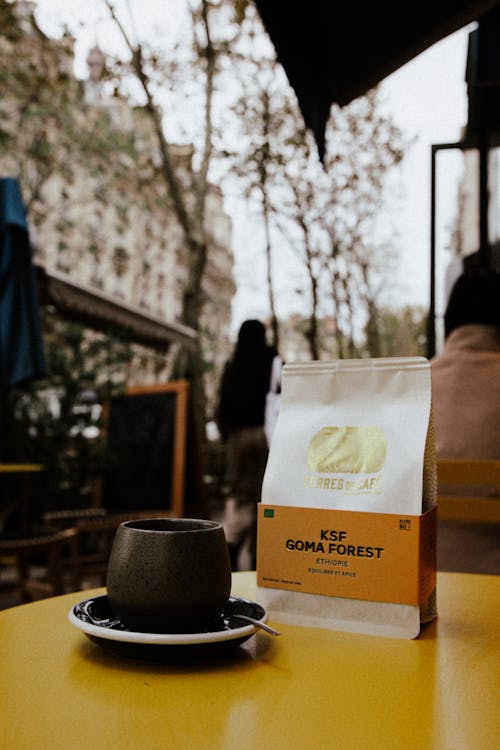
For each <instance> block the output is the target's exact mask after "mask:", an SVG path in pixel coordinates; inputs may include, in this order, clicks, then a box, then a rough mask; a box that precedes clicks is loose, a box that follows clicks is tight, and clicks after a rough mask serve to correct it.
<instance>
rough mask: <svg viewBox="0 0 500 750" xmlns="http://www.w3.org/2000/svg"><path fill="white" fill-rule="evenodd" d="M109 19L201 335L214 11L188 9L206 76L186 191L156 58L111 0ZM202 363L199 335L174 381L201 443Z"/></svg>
mask: <svg viewBox="0 0 500 750" xmlns="http://www.w3.org/2000/svg"><path fill="white" fill-rule="evenodd" d="M104 2H105V4H106V6H107V8H108V10H109V12H110V14H111V17H112V18H113V20H114V22H115V24H116V26H117V28H118V29H119V30H120V33H121V35H122V37H123V39H124V41H125V43H126V45H127V47H128V49H129V52H130V55H131V67H132V71H133V72H134V74H135V76H136V78H137V80H138V81H139V83H140V85H141V87H142V91H143V93H144V96H145V100H146V105H145V106H146V110H147V112H148V114H149V116H150V118H151V122H152V125H153V129H154V133H155V136H156V139H157V142H158V147H159V153H160V156H161V170H162V174H163V177H164V180H165V183H166V186H167V188H168V193H169V196H170V198H171V200H172V207H173V210H174V213H175V215H176V217H177V220H178V222H179V225H180V227H181V228H182V232H183V235H184V241H185V251H186V258H187V278H186V281H185V284H184V288H183V298H182V322H183V323H184V324H185V325H187V326H190V327H191V328H193V329H194V330H196V331H198V333H200V331H201V316H202V311H203V291H202V282H203V276H204V272H205V268H206V264H207V255H208V250H209V237H208V235H207V230H206V200H207V193H208V189H209V182H208V173H209V168H210V162H211V158H212V154H213V135H214V134H213V97H214V80H215V76H216V71H217V61H218V56H219V54H220V51H221V50H220V48H218V47H217V45H216V44H215V43H214V41H213V37H212V18H211V15H212V13H213V12H214V8H215V7H216V6H215V5H214V4H213V3H211V2H210V1H209V0H200V3H199V6H198V7H197V8H196V9H191V13H192V29H193V43H194V49H195V52H196V57H197V60H198V64H199V67H198V70H200V68H201V70H202V72H203V76H204V86H203V88H204V115H203V138H202V141H203V145H202V153H201V157H200V162H199V164H200V166H199V169H198V170H197V172H196V173H195V174H194V175H193V181H192V185H190V186H189V191H187V190H186V188H185V186H184V185H183V184H182V181H181V178H180V177H179V175H178V173H177V172H176V169H175V165H174V160H173V157H172V153H171V148H170V146H169V143H168V141H167V138H166V136H165V119H167V120H168V118H169V117H171V116H172V114H171V113H168V112H167V113H165V112H163V111H162V108H161V106H160V104H159V103H158V101H157V98H156V96H155V87H154V85H153V82H152V78H153V76H154V73H155V65H156V60H155V59H154V57H153V56H152V55H150V56H148V55H146V54H145V52H144V48H143V45H141V43H140V42H139V41H136V40H132V39H131V37H130V35H129V33H128V32H127V30H126V29H125V26H124V24H123V23H122V21H121V19H120V18H119V16H118V14H117V12H116V10H115V7H114V5H113V3H112V2H111V0H104ZM203 373H204V360H203V351H202V342H201V338H200V336H199V337H198V340H197V344H196V346H195V347H194V348H193V349H191V350H189V349H182V350H180V351H179V354H178V357H177V361H176V365H175V372H174V376H175V377H186V378H188V379H189V381H190V384H191V399H192V404H193V414H194V415H195V416H196V418H197V420H198V424H197V432H198V437H199V439H200V440H201V441H202V443H203V441H204V424H205V411H206V408H205V391H204V386H203Z"/></svg>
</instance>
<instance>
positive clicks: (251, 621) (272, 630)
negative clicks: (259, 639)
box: [226, 614, 281, 635]
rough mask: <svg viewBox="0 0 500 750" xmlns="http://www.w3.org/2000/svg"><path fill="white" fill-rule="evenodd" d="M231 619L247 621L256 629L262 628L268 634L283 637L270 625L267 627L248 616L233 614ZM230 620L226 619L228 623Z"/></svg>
mask: <svg viewBox="0 0 500 750" xmlns="http://www.w3.org/2000/svg"><path fill="white" fill-rule="evenodd" d="M230 618H231V619H237V620H246V622H250V623H252V625H255V627H256V628H260V630H265V631H266V633H269V634H270V635H281V633H280V631H279V630H275V629H274V628H272V627H271V626H270V625H266V624H265V623H264V622H261V621H260V620H255V619H254V618H253V617H247V615H237V614H231V615H230ZM228 619H229V618H226V621H227V620H228Z"/></svg>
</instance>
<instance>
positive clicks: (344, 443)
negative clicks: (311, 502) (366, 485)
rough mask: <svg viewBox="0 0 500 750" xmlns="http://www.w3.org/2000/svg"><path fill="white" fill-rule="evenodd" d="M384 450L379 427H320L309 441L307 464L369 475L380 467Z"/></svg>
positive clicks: (315, 468)
mask: <svg viewBox="0 0 500 750" xmlns="http://www.w3.org/2000/svg"><path fill="white" fill-rule="evenodd" d="M386 452H387V442H386V439H385V436H384V433H383V432H382V430H381V429H380V428H378V427H323V429H321V430H320V431H319V432H318V433H316V435H314V437H313V438H312V440H311V442H310V443H309V447H308V449H307V466H308V468H309V469H310V470H311V471H318V472H326V473H329V474H336V473H345V474H360V473H365V474H372V473H375V472H377V471H380V470H381V469H382V467H383V465H384V462H385V456H386Z"/></svg>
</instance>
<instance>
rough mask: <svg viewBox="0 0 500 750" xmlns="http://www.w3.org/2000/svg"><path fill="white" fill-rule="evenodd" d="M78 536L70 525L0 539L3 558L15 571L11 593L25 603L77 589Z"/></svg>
mask: <svg viewBox="0 0 500 750" xmlns="http://www.w3.org/2000/svg"><path fill="white" fill-rule="evenodd" d="M77 537H78V532H77V530H76V529H75V528H69V529H63V530H53V531H48V530H46V531H40V533H39V534H38V535H34V536H26V537H24V538H2V539H0V561H1V562H2V563H3V565H5V566H8V567H10V568H11V570H12V572H13V573H14V581H13V582H12V584H11V585H10V586H9V593H13V594H15V595H16V596H19V598H20V600H21V602H23V603H24V602H28V601H32V600H34V599H40V598H45V597H48V596H56V595H58V594H63V593H65V591H68V590H69V591H71V590H74V589H75V587H77V586H78V577H77V570H76V568H75V562H76V559H77V546H76V545H77ZM68 573H69V579H68Z"/></svg>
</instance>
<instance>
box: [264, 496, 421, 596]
mask: <svg viewBox="0 0 500 750" xmlns="http://www.w3.org/2000/svg"><path fill="white" fill-rule="evenodd" d="M435 553H436V509H435V508H433V509H431V510H429V511H427V513H425V514H423V515H421V516H410V515H408V516H405V515H397V514H392V513H364V512H360V511H344V510H328V509H322V508H297V507H292V506H286V505H263V504H262V503H260V504H259V507H258V534H257V583H258V585H259V586H265V587H268V588H279V589H286V590H288V591H302V592H304V593H310V594H325V595H328V596H341V597H347V598H349V599H364V600H367V601H379V602H392V603H394V604H411V605H418V604H420V603H423V602H424V601H425V600H426V599H427V598H428V596H429V595H430V594H431V593H432V591H433V589H434V587H435V583H436V562H435Z"/></svg>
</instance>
